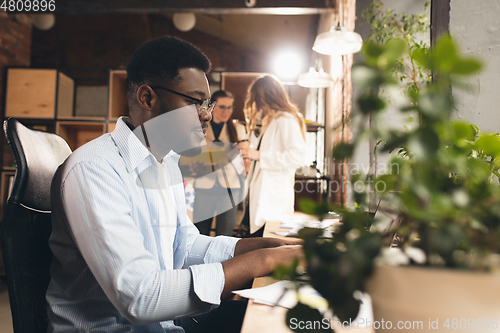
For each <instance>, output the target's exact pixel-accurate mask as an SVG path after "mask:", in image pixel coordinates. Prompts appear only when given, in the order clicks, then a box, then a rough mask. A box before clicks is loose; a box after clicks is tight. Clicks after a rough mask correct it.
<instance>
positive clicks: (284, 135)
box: [241, 75, 306, 237]
mask: <svg viewBox="0 0 500 333" xmlns="http://www.w3.org/2000/svg"><path fill="white" fill-rule="evenodd" d="M244 112H245V118H246V121H247V130H248V131H249V133H254V134H255V135H254V137H256V140H255V142H252V145H251V146H250V147H243V148H241V154H242V156H243V158H248V159H251V160H252V161H253V163H252V165H251V166H250V170H249V173H248V176H247V180H248V184H249V185H248V188H249V194H248V206H247V209H246V212H245V217H244V218H243V221H242V224H243V225H245V224H249V227H250V236H253V237H259V236H262V234H263V230H264V224H265V222H266V220H271V219H273V220H277V219H279V220H281V219H285V218H290V217H291V216H292V214H293V211H294V209H293V207H294V198H295V193H294V182H295V170H296V169H297V168H298V167H300V166H302V165H303V164H304V157H305V155H306V142H305V133H306V128H305V122H304V118H303V117H302V115H301V114H300V112H299V110H298V109H297V107H296V106H295V105H293V104H292V103H291V102H290V100H289V98H288V95H287V93H286V91H285V89H284V87H283V86H282V85H281V83H280V82H279V81H278V80H277V79H275V78H274V77H272V76H269V75H268V76H264V77H261V78H259V79H257V80H256V81H255V82H254V83H253V84H252V85H251V86H250V88H249V91H248V94H247V98H246V101H245V107H244ZM259 122H261V124H259ZM259 125H260V127H259Z"/></svg>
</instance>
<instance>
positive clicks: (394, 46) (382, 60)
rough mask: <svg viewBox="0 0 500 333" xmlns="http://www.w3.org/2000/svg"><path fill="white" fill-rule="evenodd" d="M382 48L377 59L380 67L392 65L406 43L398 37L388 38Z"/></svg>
mask: <svg viewBox="0 0 500 333" xmlns="http://www.w3.org/2000/svg"><path fill="white" fill-rule="evenodd" d="M383 50H384V51H383V52H382V54H380V55H379V57H378V59H377V65H378V66H379V67H381V68H387V67H392V66H393V65H394V63H395V62H396V60H398V59H399V58H400V57H401V56H402V55H403V52H404V51H405V50H406V44H405V42H404V41H403V40H402V39H399V38H393V39H389V41H387V43H386V44H385V45H384V49H383Z"/></svg>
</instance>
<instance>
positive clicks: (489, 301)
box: [277, 36, 500, 332]
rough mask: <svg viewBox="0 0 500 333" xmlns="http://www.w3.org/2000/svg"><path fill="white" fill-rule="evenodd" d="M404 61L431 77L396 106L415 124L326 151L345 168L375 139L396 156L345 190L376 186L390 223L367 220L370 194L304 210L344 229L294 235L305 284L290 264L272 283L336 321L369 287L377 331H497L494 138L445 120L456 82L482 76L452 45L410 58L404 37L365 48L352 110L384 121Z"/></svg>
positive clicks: (298, 312)
mask: <svg viewBox="0 0 500 333" xmlns="http://www.w3.org/2000/svg"><path fill="white" fill-rule="evenodd" d="M405 52H409V53H410V54H411V58H412V59H413V61H415V62H416V63H417V64H418V66H421V68H422V69H423V70H425V71H430V72H432V73H433V75H432V80H431V81H428V82H427V83H424V84H423V85H419V86H418V87H415V86H410V87H408V88H409V89H407V93H406V94H404V98H405V101H406V102H405V103H402V105H401V103H400V104H399V106H398V107H397V109H398V112H400V113H401V114H403V115H406V116H411V117H413V118H414V119H415V118H416V119H418V122H416V123H417V124H418V126H414V127H413V128H403V129H401V130H395V129H389V128H387V127H384V126H379V127H375V128H373V127H369V126H368V125H367V122H366V121H360V122H357V126H358V128H357V130H356V131H355V133H356V135H355V136H354V137H353V138H352V139H351V140H350V141H349V142H341V143H339V144H337V145H336V147H335V148H334V151H333V157H334V158H335V159H338V160H344V159H349V158H351V157H352V156H353V152H354V151H355V148H356V147H357V146H358V145H359V144H360V143H361V142H363V141H364V140H369V139H375V140H377V141H379V142H381V143H380V145H379V146H378V148H377V149H378V150H379V151H394V152H398V153H397V154H395V156H394V157H393V158H392V160H391V161H390V163H389V165H390V166H391V168H390V172H388V173H387V174H383V175H380V176H378V177H376V178H373V177H370V176H366V175H361V174H357V175H353V177H352V179H351V183H355V182H363V183H365V184H370V185H374V186H365V187H364V188H365V189H370V188H372V189H374V190H375V191H376V193H377V195H378V196H379V197H381V198H382V199H381V200H382V201H383V202H384V203H385V204H386V205H389V206H390V207H391V208H392V209H393V210H394V212H395V213H396V214H395V215H396V216H397V218H396V219H395V220H394V221H393V223H391V224H389V225H387V224H381V223H382V221H380V220H378V218H377V216H376V217H375V218H373V217H372V216H371V215H370V214H368V213H367V212H366V211H364V209H362V207H363V206H364V205H365V204H366V203H367V198H368V195H369V194H370V193H368V192H367V191H356V190H354V191H353V197H354V201H355V202H356V203H357V207H358V208H357V209H354V210H351V209H347V208H345V207H340V206H336V205H332V204H329V203H325V202H323V203H315V202H312V201H305V202H302V209H303V210H304V211H306V212H309V213H311V214H315V215H317V216H319V217H320V218H322V217H325V216H326V215H327V212H328V211H330V210H334V211H336V212H338V213H340V214H341V215H342V224H341V225H340V227H339V229H338V231H337V232H336V233H335V234H334V237H333V239H324V238H322V231H319V230H316V229H303V230H301V231H300V233H299V235H300V237H301V238H303V239H304V249H305V253H306V261H307V269H306V274H305V276H302V274H299V273H297V270H296V269H295V268H296V267H289V268H288V269H283V270H281V271H279V272H277V276H278V277H280V278H288V279H292V280H296V281H299V280H301V281H304V279H306V281H307V283H309V284H310V285H312V286H313V287H314V288H315V289H316V290H317V291H318V292H319V293H320V294H321V295H322V296H323V297H325V298H326V299H327V300H328V302H329V307H330V308H331V309H332V311H333V313H334V314H335V315H336V316H337V317H338V318H339V319H340V321H342V322H343V321H347V322H349V320H352V319H353V318H355V317H356V315H357V313H358V310H359V304H360V303H359V301H358V300H357V299H356V298H355V297H354V294H355V291H367V290H368V292H369V294H370V295H371V297H372V301H373V308H374V315H375V322H374V323H375V325H378V327H377V326H374V327H375V328H376V329H377V331H386V330H387V331H390V330H393V329H395V328H398V326H396V325H398V323H399V322H402V323H403V324H404V325H406V323H410V324H409V325H410V326H411V327H406V326H404V327H399V328H400V329H408V330H410V331H411V330H412V329H413V330H422V329H423V330H424V331H425V330H431V329H432V330H433V329H440V330H446V329H450V330H452V329H462V330H465V331H469V332H470V331H478V332H479V331H480V332H493V331H497V330H498V329H499V325H500V317H499V314H500V300H497V298H498V297H497V295H496V292H495V290H500V277H499V276H498V275H496V274H494V273H495V272H498V270H499V268H500V186H499V184H498V169H499V167H500V137H499V136H498V135H497V134H482V133H480V132H479V130H478V128H477V127H476V126H474V125H472V124H470V123H468V122H466V121H462V120H453V119H452V117H451V116H452V110H453V106H454V103H453V98H452V95H451V94H450V87H453V88H455V87H459V86H463V78H464V77H467V76H468V75H472V74H474V73H476V72H477V71H479V70H480V69H481V63H480V62H479V61H478V60H476V59H473V58H470V57H466V56H464V55H462V54H460V53H459V52H458V51H457V46H456V45H455V43H454V42H453V40H452V39H451V37H449V36H445V37H443V38H441V39H440V40H439V41H438V42H437V43H436V45H435V47H434V48H433V49H432V50H427V49H426V48H414V49H412V48H410V47H408V44H407V43H406V42H405V41H404V40H401V39H389V40H388V41H387V42H386V43H385V44H378V43H376V42H372V41H369V42H367V43H365V44H364V46H363V49H362V53H363V56H364V60H363V61H362V62H360V63H358V64H356V65H355V66H354V68H353V72H352V75H353V80H354V82H355V84H356V85H357V89H358V91H359V92H360V94H359V98H358V100H357V108H356V111H353V112H357V113H358V115H359V116H360V117H362V118H363V117H364V118H368V117H373V118H374V119H378V118H379V117H380V116H381V115H383V114H384V112H386V106H387V103H386V101H385V99H384V98H383V97H381V96H380V91H382V90H383V89H385V88H387V87H389V86H396V87H400V88H402V89H404V88H405V82H403V81H404V80H403V81H399V80H397V79H395V78H394V75H393V74H394V70H395V66H397V64H398V63H400V62H401V61H402V57H404V55H405ZM353 188H354V189H355V187H353ZM394 264H403V265H405V264H406V265H407V266H405V267H402V266H399V267H394V266H391V265H394ZM443 310H444V311H443ZM287 317H288V318H292V317H293V318H304V317H307V318H308V319H307V320H314V319H316V320H320V318H322V315H321V314H320V313H319V312H318V311H317V310H315V309H312V308H310V307H309V306H308V305H305V304H301V303H299V304H298V305H297V307H296V308H294V309H291V310H290V311H289V313H288V316H287ZM383 319H384V320H385V324H386V325H385V326H383V323H382V322H381V321H382V320H383ZM389 322H390V327H389V325H388V323H389ZM372 324H373V323H372ZM415 325H416V326H415ZM420 325H421V326H420Z"/></svg>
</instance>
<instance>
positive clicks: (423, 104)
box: [418, 92, 452, 119]
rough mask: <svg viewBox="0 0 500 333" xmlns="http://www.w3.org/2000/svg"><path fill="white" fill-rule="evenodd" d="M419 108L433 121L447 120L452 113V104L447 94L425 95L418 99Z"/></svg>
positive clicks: (432, 93)
mask: <svg viewBox="0 0 500 333" xmlns="http://www.w3.org/2000/svg"><path fill="white" fill-rule="evenodd" d="M418 108H419V110H420V111H421V112H422V114H424V115H426V116H427V117H429V118H431V119H447V118H448V117H449V115H450V113H451V109H452V102H451V99H450V97H449V96H448V95H447V94H442V93H434V92H431V93H425V94H420V96H419V98H418Z"/></svg>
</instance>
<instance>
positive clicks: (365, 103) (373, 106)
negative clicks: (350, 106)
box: [358, 95, 386, 114]
mask: <svg viewBox="0 0 500 333" xmlns="http://www.w3.org/2000/svg"><path fill="white" fill-rule="evenodd" d="M358 105H359V109H360V111H361V112H362V113H363V114H368V113H370V112H377V111H380V110H382V109H384V108H385V105H386V104H385V101H384V100H383V99H381V98H380V97H378V96H376V95H369V96H364V97H360V98H359V99H358Z"/></svg>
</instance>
